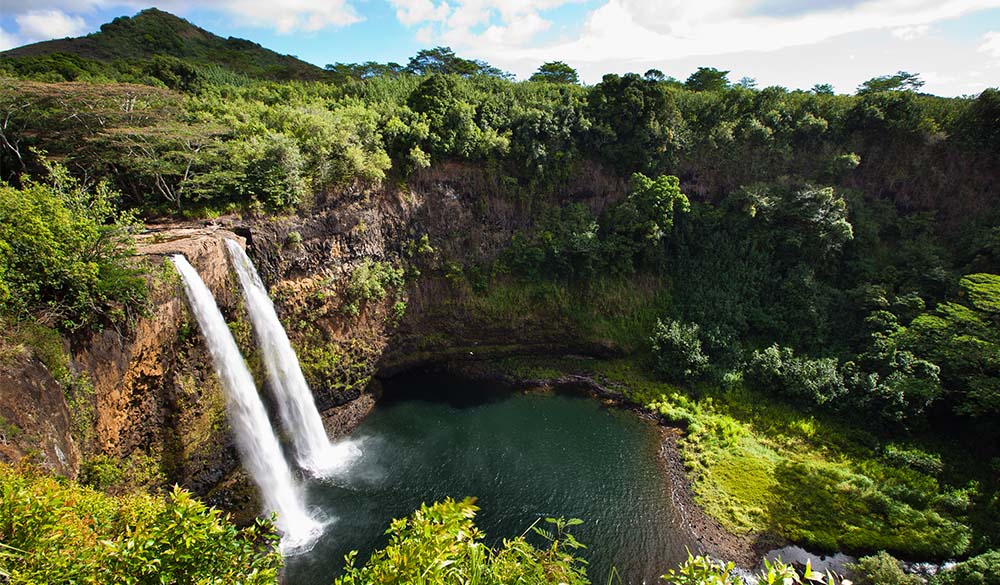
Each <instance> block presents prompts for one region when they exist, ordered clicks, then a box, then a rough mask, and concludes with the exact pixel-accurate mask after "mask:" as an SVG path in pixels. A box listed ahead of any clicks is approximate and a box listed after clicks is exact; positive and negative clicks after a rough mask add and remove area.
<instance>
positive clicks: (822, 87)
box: [809, 83, 833, 95]
mask: <svg viewBox="0 0 1000 585" xmlns="http://www.w3.org/2000/svg"><path fill="white" fill-rule="evenodd" d="M809 91H811V92H813V93H814V94H816V95H833V86H832V85H830V84H829V83H817V84H816V85H814V86H812V89H810V90H809Z"/></svg>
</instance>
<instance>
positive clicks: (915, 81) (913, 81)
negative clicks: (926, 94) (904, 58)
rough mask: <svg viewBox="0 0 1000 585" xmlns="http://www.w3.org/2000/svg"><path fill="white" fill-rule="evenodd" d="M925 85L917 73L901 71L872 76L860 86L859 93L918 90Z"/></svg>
mask: <svg viewBox="0 0 1000 585" xmlns="http://www.w3.org/2000/svg"><path fill="white" fill-rule="evenodd" d="M923 86H924V81H923V80H922V79H920V76H919V74H917V73H907V72H906V71H899V72H897V73H896V74H895V75H882V76H880V77H872V78H871V79H869V80H868V81H866V82H864V83H862V84H861V85H859V86H858V92H857V93H858V95H864V94H866V93H875V92H879V91H917V90H918V89H920V88H921V87H923Z"/></svg>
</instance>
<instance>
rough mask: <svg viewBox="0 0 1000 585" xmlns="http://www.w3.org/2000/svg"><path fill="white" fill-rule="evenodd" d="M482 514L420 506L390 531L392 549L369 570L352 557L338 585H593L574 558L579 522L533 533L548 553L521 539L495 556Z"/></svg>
mask: <svg viewBox="0 0 1000 585" xmlns="http://www.w3.org/2000/svg"><path fill="white" fill-rule="evenodd" d="M477 510H478V508H477V507H476V506H475V505H474V504H473V500H472V499H471V498H469V499H465V500H463V501H461V502H456V501H454V500H452V499H450V498H449V499H446V500H445V501H443V502H438V503H436V504H433V505H431V506H428V505H426V504H424V505H422V506H420V509H419V510H417V511H416V512H414V513H413V514H412V515H411V516H410V517H409V518H401V519H397V520H393V521H392V523H391V525H390V526H389V530H387V531H386V533H387V534H388V535H389V544H388V545H387V546H386V547H385V548H383V549H381V550H377V551H375V552H374V553H373V554H372V556H371V558H370V559H369V560H368V562H367V563H365V565H364V566H363V567H356V566H354V563H355V561H356V559H357V554H358V552H357V551H354V552H352V553H350V554H349V555H347V567H346V569H345V573H344V575H342V576H341V577H339V578H337V580H336V581H335V582H334V583H335V584H336V585H368V584H375V583H423V584H425V585H432V584H433V585H437V584H441V585H444V584H451V583H481V584H484V585H488V584H494V583H496V584H499V583H523V584H525V585H534V584H538V585H541V584H543V583H546V584H547V583H564V584H566V585H584V584H586V583H589V581H588V580H587V576H586V571H585V570H584V567H583V561H580V560H579V559H577V558H576V557H574V556H573V554H572V551H574V550H576V549H579V548H582V547H583V545H582V544H580V543H579V542H577V541H576V539H575V538H573V536H572V535H571V534H569V533H568V532H567V531H566V529H567V528H569V527H571V526H574V525H576V524H579V523H580V521H579V520H557V519H552V518H549V519H547V520H546V522H547V523H549V524H551V525H552V528H553V530H551V531H549V530H542V529H541V528H538V527H537V526H535V527H533V529H534V533H535V534H536V535H539V536H541V537H542V538H543V539H544V540H545V542H546V545H545V546H544V547H543V548H535V547H534V546H532V545H531V544H529V543H528V542H527V540H525V538H524V536H520V537H518V538H514V539H510V540H504V542H503V545H502V546H501V547H500V548H499V549H496V550H492V549H490V548H489V547H487V546H486V545H485V544H484V543H483V542H482V541H483V538H484V536H485V535H484V534H483V533H482V532H481V531H480V530H479V529H478V528H477V527H476V526H475V524H474V523H473V518H474V517H475V515H476V511H477Z"/></svg>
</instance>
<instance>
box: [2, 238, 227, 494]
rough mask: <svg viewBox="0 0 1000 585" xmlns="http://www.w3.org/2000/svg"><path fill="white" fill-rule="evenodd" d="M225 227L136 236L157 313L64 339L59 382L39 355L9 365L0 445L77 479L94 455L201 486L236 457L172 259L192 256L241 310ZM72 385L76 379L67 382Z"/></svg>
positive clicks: (151, 477)
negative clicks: (64, 379)
mask: <svg viewBox="0 0 1000 585" xmlns="http://www.w3.org/2000/svg"><path fill="white" fill-rule="evenodd" d="M225 238H236V239H237V240H239V241H242V238H240V237H239V236H236V235H235V234H233V233H231V232H227V231H225V230H220V229H191V228H177V229H160V230H153V231H151V232H149V233H147V234H145V235H143V236H141V237H139V241H138V254H139V256H140V258H139V260H140V261H145V262H146V263H147V264H148V266H149V274H148V280H149V283H150V290H151V300H152V303H151V307H150V311H149V314H148V315H146V316H144V317H142V318H140V319H139V320H138V322H137V323H136V324H135V326H134V328H133V329H132V330H131V331H129V332H120V331H116V330H113V329H107V330H104V331H102V332H100V333H95V334H93V335H91V336H90V337H89V338H86V339H80V340H74V343H73V344H72V345H70V344H68V343H67V344H66V350H67V353H68V358H69V360H68V361H69V369H70V370H71V372H72V373H71V374H69V375H68V377H71V378H73V379H74V380H76V381H77V383H74V384H64V385H60V383H59V382H57V381H56V379H55V378H54V377H53V375H52V373H51V372H49V371H48V370H47V369H46V368H45V367H44V366H43V365H42V364H41V363H40V361H39V360H37V359H35V358H24V359H22V360H20V361H19V362H17V363H15V364H14V365H12V366H7V367H5V368H2V369H0V415H2V416H4V418H5V419H6V420H7V421H9V424H10V425H11V427H12V428H16V429H18V432H16V433H10V432H8V433H6V434H7V435H13V436H7V437H5V440H4V441H3V443H4V446H3V448H2V449H0V454H2V456H3V457H4V458H5V459H8V460H18V459H20V458H22V457H23V456H25V455H27V454H32V453H35V452H37V455H36V459H38V460H39V462H40V463H41V464H42V465H43V466H46V467H49V468H51V469H53V470H55V471H57V472H58V473H61V474H63V475H67V476H69V477H75V476H76V475H77V474H78V473H79V472H80V471H81V465H83V464H84V463H85V461H87V460H88V459H91V458H93V457H94V456H96V455H105V456H108V457H110V458H111V459H112V460H118V461H121V462H122V466H123V469H124V470H125V472H126V473H130V472H133V474H134V472H136V471H137V470H138V469H140V468H141V470H142V474H143V475H144V476H146V477H143V478H140V479H139V480H138V481H140V482H150V483H158V482H160V481H169V482H177V483H180V484H181V485H184V486H186V487H190V488H192V489H195V490H196V491H203V490H205V489H206V488H207V487H209V486H211V485H214V484H215V483H217V482H218V481H219V479H221V477H222V476H223V475H225V474H226V473H228V472H229V471H231V470H232V469H233V468H235V467H236V465H237V460H236V458H235V453H234V451H233V448H232V445H231V439H230V437H229V433H228V425H227V424H226V419H225V409H224V407H225V402H224V397H223V396H222V393H221V389H220V387H219V384H218V381H217V380H216V377H215V375H214V373H213V371H212V365H211V362H210V361H209V357H208V354H207V353H206V351H205V348H204V345H203V342H202V341H201V339H200V337H199V336H197V331H196V329H195V327H194V325H193V320H192V318H191V317H190V314H189V310H188V308H187V304H186V301H185V298H184V294H183V291H182V290H181V288H180V287H181V284H180V280H179V278H178V276H177V274H176V273H175V272H174V271H173V269H172V268H170V267H169V266H168V265H166V264H165V261H166V258H167V257H168V256H169V255H172V254H184V255H185V256H186V257H187V258H188V259H189V260H190V262H191V263H192V265H194V266H195V268H196V269H197V270H198V271H199V273H200V274H201V275H202V278H204V280H205V281H206V283H207V284H208V286H209V288H210V289H211V290H212V291H213V293H214V294H215V296H216V298H217V299H218V301H219V303H220V305H221V306H222V307H223V309H224V311H226V312H228V313H229V314H236V312H237V311H236V309H237V308H238V299H239V298H240V297H239V296H238V295H237V294H235V289H234V285H233V282H232V279H231V277H230V275H229V267H228V266H229V265H228V260H227V256H226V251H225V246H224V240H225ZM64 386H70V387H64Z"/></svg>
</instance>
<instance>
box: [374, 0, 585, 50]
mask: <svg viewBox="0 0 1000 585" xmlns="http://www.w3.org/2000/svg"><path fill="white" fill-rule="evenodd" d="M580 1H582V0H453V1H452V3H451V4H449V3H448V2H446V1H445V0H441V2H439V3H437V4H435V3H434V2H433V0H390V3H391V4H392V5H393V7H394V8H395V9H396V18H397V19H398V20H399V22H400V23H402V24H403V25H406V26H411V27H412V26H418V25H419V26H420V28H419V30H418V32H417V37H418V40H419V41H420V42H423V43H432V42H433V43H440V44H446V45H452V46H454V47H460V48H462V47H464V48H468V47H473V46H483V45H490V46H491V47H492V49H493V50H495V51H504V50H507V49H512V48H521V47H524V46H525V45H528V44H530V43H531V41H532V40H534V39H535V38H536V37H537V35H538V34H539V33H541V32H543V31H546V30H548V29H549V28H551V26H552V23H551V21H549V20H547V19H545V18H543V16H542V14H543V13H544V12H545V11H547V10H551V9H552V8H557V7H559V6H563V5H565V4H571V3H576V2H580Z"/></svg>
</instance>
